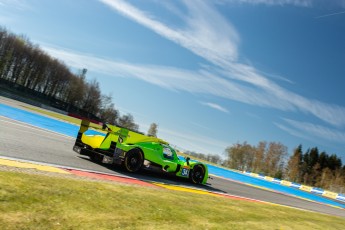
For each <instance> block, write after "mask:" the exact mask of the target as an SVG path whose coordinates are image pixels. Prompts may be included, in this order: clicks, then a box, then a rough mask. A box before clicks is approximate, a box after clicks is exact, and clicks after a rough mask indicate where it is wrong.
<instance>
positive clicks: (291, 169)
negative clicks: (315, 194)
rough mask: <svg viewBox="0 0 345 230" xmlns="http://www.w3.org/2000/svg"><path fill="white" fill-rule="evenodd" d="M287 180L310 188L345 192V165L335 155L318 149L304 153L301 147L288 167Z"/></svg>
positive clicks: (300, 146) (297, 149)
mask: <svg viewBox="0 0 345 230" xmlns="http://www.w3.org/2000/svg"><path fill="white" fill-rule="evenodd" d="M286 178H287V179H289V180H291V181H294V182H297V183H302V184H307V185H310V186H315V187H320V188H326V189H330V190H333V191H338V192H341V193H343V192H345V165H342V161H341V159H340V158H339V157H337V155H335V154H331V155H329V154H327V153H326V152H321V153H320V152H319V150H318V148H317V147H314V148H311V149H308V150H306V151H305V153H303V150H302V145H299V146H298V147H297V148H296V149H295V150H294V152H293V154H292V156H291V157H290V159H289V161H288V163H287V167H286Z"/></svg>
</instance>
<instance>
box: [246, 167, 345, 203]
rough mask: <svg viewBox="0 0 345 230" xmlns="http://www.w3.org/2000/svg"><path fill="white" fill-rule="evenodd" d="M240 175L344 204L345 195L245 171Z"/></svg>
mask: <svg viewBox="0 0 345 230" xmlns="http://www.w3.org/2000/svg"><path fill="white" fill-rule="evenodd" d="M242 173H244V174H246V175H248V176H252V177H256V178H260V179H262V180H266V181H270V182H273V183H276V184H281V185H284V186H288V187H292V188H297V189H299V190H303V191H306V192H310V193H316V194H318V195H322V196H324V197H327V198H331V199H335V200H339V201H342V202H345V195H344V194H340V193H335V192H331V191H327V190H323V189H321V188H314V187H310V186H307V185H302V184H298V183H294V182H290V181H287V180H280V179H277V178H273V177H269V176H264V175H262V174H257V173H252V172H246V171H243V172H242Z"/></svg>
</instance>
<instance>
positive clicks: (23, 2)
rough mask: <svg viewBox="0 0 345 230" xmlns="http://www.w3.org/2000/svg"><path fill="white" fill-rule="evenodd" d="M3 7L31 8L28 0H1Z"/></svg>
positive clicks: (0, 3)
mask: <svg viewBox="0 0 345 230" xmlns="http://www.w3.org/2000/svg"><path fill="white" fill-rule="evenodd" d="M0 6H1V7H10V8H14V9H17V10H28V9H31V6H30V4H29V3H28V2H27V0H0Z"/></svg>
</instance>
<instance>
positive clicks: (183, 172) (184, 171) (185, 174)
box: [181, 168, 189, 176]
mask: <svg viewBox="0 0 345 230" xmlns="http://www.w3.org/2000/svg"><path fill="white" fill-rule="evenodd" d="M188 174H189V169H188V168H183V169H182V171H181V176H188Z"/></svg>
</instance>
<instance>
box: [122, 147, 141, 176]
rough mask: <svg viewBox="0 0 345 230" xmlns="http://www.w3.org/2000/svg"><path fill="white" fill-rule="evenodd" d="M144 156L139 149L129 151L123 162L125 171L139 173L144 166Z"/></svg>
mask: <svg viewBox="0 0 345 230" xmlns="http://www.w3.org/2000/svg"><path fill="white" fill-rule="evenodd" d="M143 162H144V156H143V154H142V152H141V151H140V150H139V149H133V150H131V151H129V152H128V153H127V154H126V156H125V160H124V162H123V166H124V168H125V170H127V171H128V172H137V171H139V169H140V168H141V166H143Z"/></svg>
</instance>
